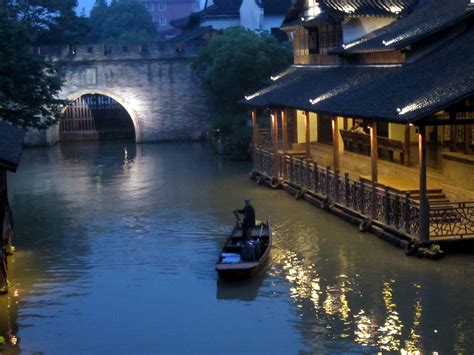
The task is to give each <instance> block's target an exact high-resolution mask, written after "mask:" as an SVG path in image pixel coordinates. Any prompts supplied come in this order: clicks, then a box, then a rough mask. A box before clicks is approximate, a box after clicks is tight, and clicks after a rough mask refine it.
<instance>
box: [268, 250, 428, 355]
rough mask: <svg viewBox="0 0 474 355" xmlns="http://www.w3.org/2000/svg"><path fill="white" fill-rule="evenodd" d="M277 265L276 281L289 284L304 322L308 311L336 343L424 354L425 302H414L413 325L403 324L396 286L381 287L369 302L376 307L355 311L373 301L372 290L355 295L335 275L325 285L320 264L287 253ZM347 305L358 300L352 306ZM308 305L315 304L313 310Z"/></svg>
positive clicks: (278, 254)
mask: <svg viewBox="0 0 474 355" xmlns="http://www.w3.org/2000/svg"><path fill="white" fill-rule="evenodd" d="M274 262H275V263H274V265H273V268H272V270H273V273H272V275H273V276H274V277H276V276H278V275H280V276H282V277H284V278H285V279H286V280H287V281H288V282H289V283H290V288H289V296H290V297H291V298H292V299H293V301H294V303H295V305H296V307H298V308H300V309H302V313H301V314H300V316H301V317H303V318H304V317H305V315H307V312H308V311H310V312H314V314H315V317H316V318H317V319H320V318H321V317H324V318H325V319H326V321H327V322H328V325H327V328H328V329H334V333H335V334H337V337H340V338H353V339H354V341H355V342H357V343H359V344H360V345H363V346H367V347H372V348H375V349H379V350H381V351H401V352H404V353H410V354H416V353H419V352H420V350H421V349H422V348H421V343H420V342H421V336H420V335H419V334H418V332H419V327H420V322H421V319H422V305H421V299H420V297H419V296H418V295H417V296H416V298H415V299H414V300H413V301H414V303H413V317H412V320H411V321H407V322H405V324H403V323H402V320H401V317H400V314H399V312H398V311H397V305H396V304H395V303H394V301H393V292H394V291H393V288H394V286H395V281H394V280H389V281H385V282H383V287H382V290H381V292H380V294H379V295H378V296H376V297H375V298H373V297H370V298H371V299H372V302H373V304H369V305H367V304H366V305H365V307H367V306H369V308H368V310H365V309H364V308H361V309H357V306H358V305H359V304H360V301H359V300H357V299H360V298H364V297H365V296H366V295H365V294H366V293H367V294H369V295H370V294H371V293H372V290H371V289H370V288H369V289H364V290H362V289H358V290H354V287H353V286H352V284H353V281H351V277H350V276H348V275H345V274H339V275H334V274H332V275H331V276H332V279H333V281H331V279H328V278H326V279H324V280H323V281H322V280H321V277H320V276H319V275H318V272H317V270H318V265H317V264H314V263H311V262H307V261H306V260H305V259H304V258H300V257H298V255H297V253H295V252H292V251H289V250H278V249H277V250H275V251H274ZM342 269H345V268H344V267H342ZM346 271H348V270H346ZM357 278H358V275H356V277H355V282H356V285H357ZM372 286H375V287H377V285H372ZM354 296H356V297H354ZM354 298H355V299H354ZM349 299H354V300H355V302H354V305H353V306H351V304H350V302H349ZM307 300H311V304H308V302H306V301H307ZM357 301H359V302H357ZM308 305H309V309H308ZM305 307H306V308H305ZM351 307H353V309H351ZM383 315H385V316H383ZM404 327H406V328H409V329H410V332H409V336H408V337H407V340H406V341H405V343H404V344H403V346H402V344H401V339H402V336H403V334H402V330H403V328H404Z"/></svg>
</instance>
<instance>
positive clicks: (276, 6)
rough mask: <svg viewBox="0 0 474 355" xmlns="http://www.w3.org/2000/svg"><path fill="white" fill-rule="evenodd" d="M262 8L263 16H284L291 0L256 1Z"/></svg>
mask: <svg viewBox="0 0 474 355" xmlns="http://www.w3.org/2000/svg"><path fill="white" fill-rule="evenodd" d="M256 1H257V3H258V4H259V6H260V7H263V11H264V13H265V15H286V13H287V12H288V9H289V8H290V5H291V0H256Z"/></svg>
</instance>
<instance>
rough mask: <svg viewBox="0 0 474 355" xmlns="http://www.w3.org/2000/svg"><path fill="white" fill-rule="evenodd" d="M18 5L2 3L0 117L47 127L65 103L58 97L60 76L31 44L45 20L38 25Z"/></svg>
mask: <svg viewBox="0 0 474 355" xmlns="http://www.w3.org/2000/svg"><path fill="white" fill-rule="evenodd" d="M32 2H33V1H32ZM15 4H16V2H15ZM15 4H13V5H12V4H11V3H8V4H5V3H4V4H3V5H2V6H0V43H1V44H2V45H1V46H0V120H3V121H9V122H12V123H13V124H14V125H17V126H21V127H34V128H46V127H48V126H49V125H51V124H52V123H53V122H55V120H56V119H57V114H58V112H59V107H60V106H61V105H62V104H63V101H62V100H58V99H57V98H56V95H57V94H58V92H59V90H60V88H61V79H60V77H59V76H58V75H57V73H56V72H55V70H54V68H53V67H52V66H51V64H48V63H46V62H44V61H43V60H42V59H41V58H38V57H34V56H33V55H32V51H31V48H32V47H31V46H32V45H34V44H36V43H37V42H36V39H37V36H38V34H39V33H40V32H42V31H46V30H47V27H41V26H44V25H45V23H46V22H45V21H43V20H41V21H39V24H41V26H39V25H38V23H35V22H34V21H33V20H32V18H30V17H28V16H25V11H28V9H27V8H26V7H19V6H16V5H15ZM34 11H35V12H37V11H39V10H38V9H37V8H35V9H34ZM38 26H39V27H40V29H37V28H38Z"/></svg>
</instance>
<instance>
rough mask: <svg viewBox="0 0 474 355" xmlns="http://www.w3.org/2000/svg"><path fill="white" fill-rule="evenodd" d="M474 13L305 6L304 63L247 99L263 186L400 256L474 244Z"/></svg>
mask: <svg viewBox="0 0 474 355" xmlns="http://www.w3.org/2000/svg"><path fill="white" fill-rule="evenodd" d="M473 15H474V4H471V3H470V1H469V0H452V1H445V0H417V1H416V0H386V1H382V0H357V1H356V0H320V1H314V0H296V1H295V2H294V3H293V6H292V7H291V8H290V10H289V12H288V15H287V17H286V19H285V21H284V23H283V25H282V30H284V31H286V32H287V34H288V36H289V38H290V39H292V41H293V48H294V65H293V66H291V67H290V68H289V69H287V70H286V71H285V72H283V73H280V74H279V75H275V76H273V77H272V78H271V80H272V84H271V85H270V86H268V87H265V88H263V89H262V90H260V91H258V92H256V93H253V94H251V95H248V96H246V98H245V100H242V103H244V104H246V105H248V106H249V107H250V108H251V109H252V110H253V111H252V117H253V125H254V142H255V144H254V148H255V170H254V174H255V176H256V177H258V178H259V180H260V181H267V182H268V183H269V184H270V185H272V186H284V187H285V188H287V189H288V190H290V191H293V192H295V193H297V194H298V196H300V197H304V198H305V199H307V200H310V201H313V202H316V203H321V204H322V205H323V206H326V207H328V208H330V209H332V210H335V211H337V212H338V213H339V214H341V215H343V216H344V217H347V218H349V219H351V220H354V221H359V223H360V227H361V229H365V228H371V229H372V230H373V231H374V232H376V233H378V232H380V234H383V235H384V236H388V238H391V237H392V236H393V237H394V238H393V240H395V242H396V243H398V244H400V245H402V246H405V245H413V242H415V243H420V244H433V243H437V244H442V243H444V242H446V241H450V242H451V241H453V240H461V239H470V238H474V202H472V201H474V182H473V180H472V179H471V178H470V177H471V176H472V174H473V173H474V155H473V148H474V135H473V133H474V129H473V128H474V126H473V124H474V96H473V92H474V50H473V48H474V46H473V45H474V29H473V26H472V24H473V23H474V21H473V18H474V16H473ZM356 123H357V125H356ZM357 126H360V127H361V128H357V129H354V128H355V127H357Z"/></svg>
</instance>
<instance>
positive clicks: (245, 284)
mask: <svg viewBox="0 0 474 355" xmlns="http://www.w3.org/2000/svg"><path fill="white" fill-rule="evenodd" d="M265 277H266V273H265V272H264V271H263V272H261V273H260V274H258V275H256V276H255V277H253V278H251V279H249V280H243V281H241V282H226V281H223V280H221V279H218V280H217V293H216V298H217V299H218V300H240V301H253V300H255V299H256V298H257V296H258V293H259V290H260V287H261V286H262V283H263V280H264V279H265Z"/></svg>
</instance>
